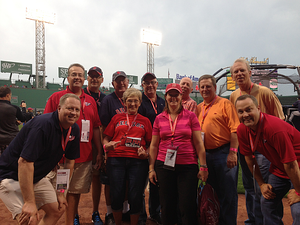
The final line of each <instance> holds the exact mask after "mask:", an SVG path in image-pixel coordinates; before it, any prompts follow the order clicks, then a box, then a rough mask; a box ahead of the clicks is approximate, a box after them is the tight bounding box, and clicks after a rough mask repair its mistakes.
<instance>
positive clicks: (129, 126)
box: [125, 113, 138, 136]
mask: <svg viewBox="0 0 300 225" xmlns="http://www.w3.org/2000/svg"><path fill="white" fill-rule="evenodd" d="M137 115H138V114H136V115H135V117H134V119H133V121H132V123H131V125H130V122H129V117H128V113H126V118H127V125H128V130H127V131H126V133H125V136H126V135H127V134H128V132H129V130H130V129H131V127H132V125H133V124H134V122H135V120H136V117H137Z"/></svg>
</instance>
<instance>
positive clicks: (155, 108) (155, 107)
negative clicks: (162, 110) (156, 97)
mask: <svg viewBox="0 0 300 225" xmlns="http://www.w3.org/2000/svg"><path fill="white" fill-rule="evenodd" d="M146 96H147V95H146ZM147 98H148V99H149V100H150V102H151V104H152V107H153V109H154V112H155V114H156V115H157V103H156V102H155V103H154V102H153V101H152V100H151V99H150V98H149V97H148V96H147Z"/></svg>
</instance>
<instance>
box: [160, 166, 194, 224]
mask: <svg viewBox="0 0 300 225" xmlns="http://www.w3.org/2000/svg"><path fill="white" fill-rule="evenodd" d="M163 165H164V162H162V161H159V160H156V163H155V171H156V175H157V179H158V185H159V198H160V203H161V218H162V223H163V224H164V225H173V224H176V223H177V205H179V209H180V214H181V218H182V224H183V225H194V224H197V204H196V198H197V184H198V178H197V174H198V171H199V169H198V165H196V164H189V165H175V170H174V171H172V170H168V169H165V168H163Z"/></svg>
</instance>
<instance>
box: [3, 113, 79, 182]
mask: <svg viewBox="0 0 300 225" xmlns="http://www.w3.org/2000/svg"><path fill="white" fill-rule="evenodd" d="M66 133H67V130H66V131H63V134H64V138H65V136H66ZM70 136H71V138H70V139H69V141H68V143H67V146H66V149H65V152H64V151H63V148H62V143H61V138H62V130H61V128H60V126H59V120H58V112H57V111H55V112H53V113H48V114H43V115H40V116H37V117H35V118H33V119H32V120H30V121H29V122H28V123H26V124H25V125H24V126H23V128H22V129H21V131H20V132H19V133H18V135H17V136H16V138H15V139H14V140H13V141H12V142H11V143H10V145H9V146H8V147H7V148H6V149H5V151H4V152H3V154H2V155H1V157H0V180H3V179H5V178H10V179H14V180H18V160H19V158H20V157H22V158H24V159H25V160H27V161H30V162H34V175H33V182H34V183H36V182H38V181H39V180H41V179H42V178H43V177H45V176H46V175H47V174H48V173H49V172H50V171H51V170H52V169H53V168H54V167H55V166H56V165H57V163H58V162H59V160H60V159H61V158H62V156H63V154H65V156H66V158H68V159H71V160H72V159H76V158H78V157H79V141H80V131H79V127H78V125H77V124H74V125H73V126H72V131H71V134H70Z"/></svg>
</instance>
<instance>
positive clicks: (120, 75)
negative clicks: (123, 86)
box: [112, 71, 127, 81]
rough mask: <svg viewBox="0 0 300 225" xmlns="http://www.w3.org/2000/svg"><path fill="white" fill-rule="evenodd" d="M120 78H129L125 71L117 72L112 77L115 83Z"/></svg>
mask: <svg viewBox="0 0 300 225" xmlns="http://www.w3.org/2000/svg"><path fill="white" fill-rule="evenodd" d="M118 77H125V78H127V75H126V73H125V72H124V71H117V72H115V73H114V74H113V76H112V81H115V80H116V79H117V78H118Z"/></svg>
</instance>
